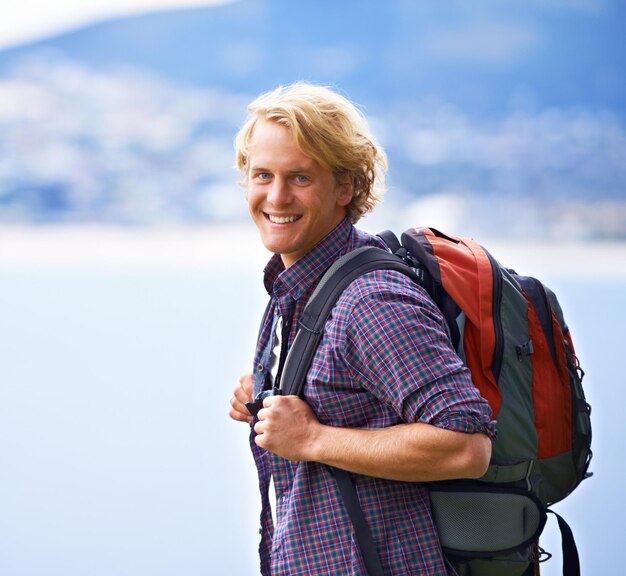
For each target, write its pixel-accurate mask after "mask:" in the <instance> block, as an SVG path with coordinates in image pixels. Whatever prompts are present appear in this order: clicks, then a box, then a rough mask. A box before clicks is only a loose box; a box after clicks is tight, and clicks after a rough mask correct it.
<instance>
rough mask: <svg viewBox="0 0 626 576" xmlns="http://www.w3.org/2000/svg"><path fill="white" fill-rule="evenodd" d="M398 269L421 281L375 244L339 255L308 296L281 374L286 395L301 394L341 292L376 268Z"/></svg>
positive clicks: (402, 263) (405, 266)
mask: <svg viewBox="0 0 626 576" xmlns="http://www.w3.org/2000/svg"><path fill="white" fill-rule="evenodd" d="M380 269H386V270H397V271H398V272H402V273H403V274H406V275H407V276H409V277H411V278H413V279H414V280H415V281H416V282H419V277H418V276H417V274H415V272H414V271H413V270H412V269H411V268H410V267H409V266H407V265H406V264H405V263H404V262H403V261H402V260H401V259H400V258H398V257H397V256H394V255H393V254H390V253H389V252H387V251H385V250H382V249H381V248H377V247H375V246H364V247H362V248H357V249H356V250H353V251H352V252H349V253H348V254H345V255H344V256H342V257H341V258H339V259H338V260H337V261H335V263H334V264H333V265H332V266H331V267H330V268H329V269H328V270H327V271H326V273H325V274H324V276H322V279H321V280H320V283H319V284H318V286H317V288H316V289H315V291H314V292H313V294H312V295H311V297H310V298H309V301H308V302H307V305H306V307H305V309H304V312H303V315H302V319H301V320H300V323H299V329H298V333H297V334H296V337H295V339H294V341H293V344H292V345H291V348H290V349H289V353H288V355H287V359H286V361H285V366H284V368H283V373H282V378H281V381H282V390H283V394H294V395H297V396H299V395H300V394H301V393H302V388H303V386H304V382H305V380H306V375H307V372H308V371H309V368H310V366H311V362H312V361H313V356H314V355H315V351H316V350H317V347H318V345H319V343H320V341H321V339H322V335H323V333H324V324H325V323H326V320H327V319H328V317H329V316H330V313H331V311H332V309H333V307H334V306H335V303H336V302H337V300H338V298H339V296H340V295H341V293H342V292H343V291H344V290H345V289H346V288H347V287H348V286H349V285H350V284H351V283H352V282H353V281H354V280H356V279H357V278H359V277H360V276H362V275H363V274H366V273H367V272H372V271H373V270H380Z"/></svg>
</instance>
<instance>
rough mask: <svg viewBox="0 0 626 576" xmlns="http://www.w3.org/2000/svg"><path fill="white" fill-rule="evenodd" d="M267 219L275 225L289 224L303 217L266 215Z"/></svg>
mask: <svg viewBox="0 0 626 576" xmlns="http://www.w3.org/2000/svg"><path fill="white" fill-rule="evenodd" d="M265 217H266V218H267V219H268V220H269V221H270V222H272V223H273V224H289V223H291V222H295V221H296V220H300V218H301V216H275V215H273V214H265Z"/></svg>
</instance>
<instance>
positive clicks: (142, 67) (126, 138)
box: [0, 0, 626, 236]
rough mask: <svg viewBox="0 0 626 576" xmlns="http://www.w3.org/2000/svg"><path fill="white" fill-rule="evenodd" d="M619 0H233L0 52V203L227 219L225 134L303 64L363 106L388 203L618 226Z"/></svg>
mask: <svg viewBox="0 0 626 576" xmlns="http://www.w3.org/2000/svg"><path fill="white" fill-rule="evenodd" d="M625 12H626V7H625V6H623V5H622V4H620V3H618V2H608V1H607V2H595V1H592V0H579V1H577V2H562V1H560V0H549V1H546V2H538V1H537V2H535V1H530V2H527V3H523V5H522V3H516V2H510V1H504V2H502V1H498V2H496V1H495V0H485V2H482V3H481V7H480V8H478V7H476V6H475V5H473V4H472V6H468V5H467V3H465V2H461V1H460V0H459V1H453V2H450V3H437V2H434V1H433V2H431V1H427V2H412V1H410V0H387V1H385V2H380V1H373V0H359V1H344V2H335V1H332V0H318V1H316V2H314V1H313V0H302V1H300V2H293V1H290V0H241V1H239V2H233V3H230V4H226V5H219V6H212V7H208V8H203V9H189V10H180V11H169V12H157V13H152V14H146V15H143V16H137V17H130V18H124V19H118V20H111V21H106V22H101V23H99V24H95V25H92V26H88V27H85V28H81V29H78V30H75V31H72V32H70V33H66V34H63V35H59V36H56V37H53V38H47V39H44V40H42V41H40V42H37V43H33V44H29V45H25V46H19V47H16V48H13V49H11V50H5V51H4V52H0V129H2V134H3V136H2V137H0V154H1V157H2V158H4V160H3V162H2V163H1V164H0V218H2V219H4V220H5V221H7V220H8V221H14V220H18V221H19V220H29V221H32V220H35V221H51V220H52V221H62V222H64V221H93V220H100V221H103V220H104V221H122V222H130V223H133V222H148V223H152V222H161V221H164V220H165V221H172V220H173V221H205V220H215V219H218V220H219V219H226V220H230V219H233V218H235V219H236V218H239V217H242V215H243V214H244V213H245V206H244V203H243V201H242V200H241V197H240V196H239V195H238V191H237V189H236V185H234V182H235V181H236V179H237V175H236V174H235V173H234V171H233V170H232V153H231V150H232V144H231V142H232V138H233V136H234V134H235V132H236V130H237V127H238V125H239V124H240V122H241V121H242V119H243V117H244V114H245V104H246V102H247V101H249V100H250V99H251V98H252V97H253V96H254V95H256V94H258V93H260V92H262V91H265V90H268V89H271V88H273V87H274V86H276V85H277V84H281V83H282V84H285V83H290V82H293V81H295V80H299V79H305V80H311V81H315V82H322V83H328V84H331V85H334V86H337V87H338V88H339V89H341V90H342V91H344V92H345V93H346V94H347V95H348V96H349V97H350V98H352V99H353V100H355V101H356V102H358V103H359V104H360V105H361V106H362V108H364V110H365V112H366V114H367V115H368V116H369V117H370V118H371V121H372V124H373V126H374V129H375V132H376V133H377V134H378V136H379V138H380V140H381V142H382V143H383V144H384V146H385V148H386V150H387V151H388V154H389V158H390V175H389V178H388V181H389V185H390V193H389V195H388V202H389V203H390V205H391V207H392V208H394V209H396V208H397V205H398V204H401V203H402V204H411V205H413V204H414V203H416V204H415V206H414V209H416V210H418V211H420V210H425V209H427V208H428V206H431V207H432V206H437V210H442V209H446V210H448V212H450V210H449V207H450V205H453V206H455V209H454V210H455V214H457V220H458V221H459V222H464V221H468V220H475V221H478V220H480V221H481V222H482V223H483V224H482V226H485V227H487V228H489V227H491V229H493V232H494V233H497V232H498V231H502V230H504V231H505V232H507V233H511V231H512V230H518V229H519V230H520V232H519V233H520V234H521V233H525V232H524V231H527V230H528V227H529V226H530V227H531V228H534V229H537V230H542V229H545V227H546V226H548V227H549V226H550V225H551V223H552V222H553V221H554V220H555V219H556V220H557V221H558V226H556V227H555V229H558V230H560V231H563V230H570V229H572V228H573V229H576V230H582V232H579V233H581V234H583V235H596V234H597V233H598V232H597V228H598V227H602V229H603V230H604V232H602V234H608V235H609V236H615V235H621V234H622V233H623V234H624V235H626V216H624V210H623V208H622V205H623V203H624V200H625V197H626V192H625V185H626V168H625V167H624V166H626V163H625V162H624V159H625V158H626V122H625V119H626V106H625V104H626V74H625V72H626V70H625V68H626V62H625V58H624V54H626V50H624V48H625V46H624V43H625V41H624V35H623V34H622V30H621V24H620V23H621V22H623V17H624V13H625ZM2 94H4V95H5V96H4V98H2V96H1V95H2ZM433 198H438V199H439V200H438V201H437V202H435V203H434V204H433V202H432V201H431V200H432V199H433ZM590 205H593V206H594V212H593V218H592V217H591V215H590V213H589V210H588V207H589V206H590ZM510 206H515V210H514V212H515V213H514V214H511V210H510ZM607 215H608V216H609V219H608V220H607ZM607 230H608V231H609V232H607Z"/></svg>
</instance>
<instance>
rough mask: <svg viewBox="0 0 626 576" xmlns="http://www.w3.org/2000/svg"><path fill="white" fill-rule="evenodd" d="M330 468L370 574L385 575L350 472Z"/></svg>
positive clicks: (373, 575)
mask: <svg viewBox="0 0 626 576" xmlns="http://www.w3.org/2000/svg"><path fill="white" fill-rule="evenodd" d="M330 470H331V472H332V473H333V476H334V477H335V481H336V482H337V487H338V488H339V492H340V493H341V497H342V498H343V504H344V506H345V507H346V511H347V512H348V516H350V520H351V521H352V526H354V534H355V536H356V541H357V543H358V545H359V549H360V550H361V556H362V558H363V562H364V563H365V568H366V570H367V573H368V575H369V576H383V574H384V572H383V567H382V564H381V563H380V559H379V558H378V552H377V551H376V544H374V538H373V537H372V533H371V532H370V529H369V526H368V525H367V521H366V520H365V515H364V514H363V509H362V508H361V504H360V503H359V496H358V494H357V493H356V488H355V487H354V482H353V481H352V478H350V474H348V472H346V471H345V470H341V469H339V468H331V469H330Z"/></svg>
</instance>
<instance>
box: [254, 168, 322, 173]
mask: <svg viewBox="0 0 626 576" xmlns="http://www.w3.org/2000/svg"><path fill="white" fill-rule="evenodd" d="M250 171H251V172H273V170H272V169H271V168H265V167H263V166H250ZM311 172H313V167H311V166H301V167H297V168H293V169H292V170H287V174H302V173H306V174H309V173H311Z"/></svg>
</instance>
